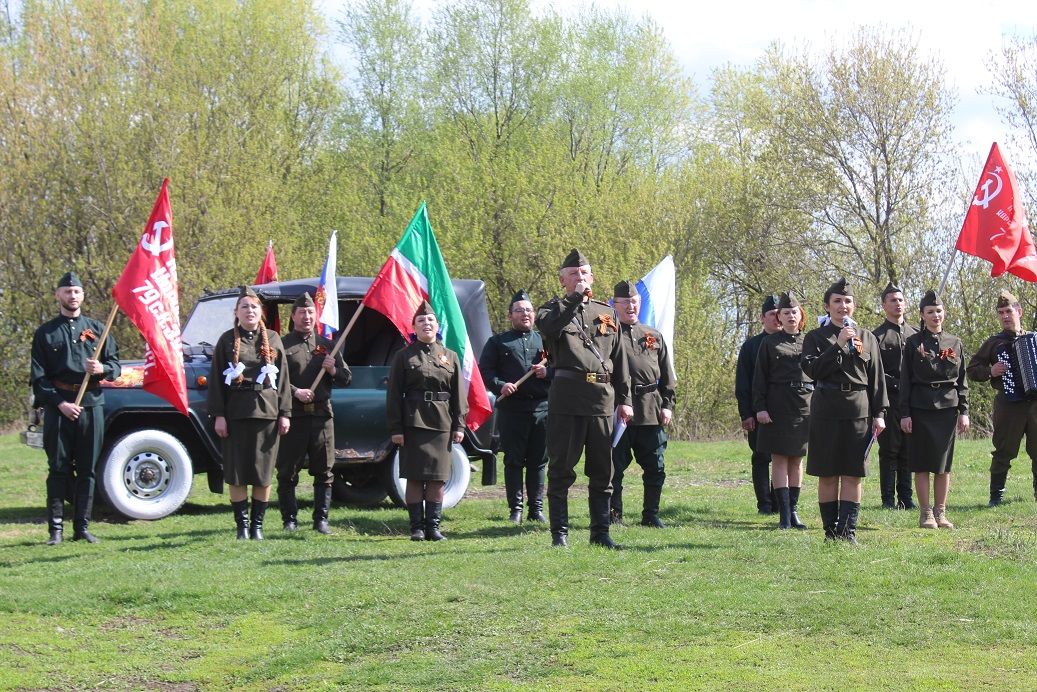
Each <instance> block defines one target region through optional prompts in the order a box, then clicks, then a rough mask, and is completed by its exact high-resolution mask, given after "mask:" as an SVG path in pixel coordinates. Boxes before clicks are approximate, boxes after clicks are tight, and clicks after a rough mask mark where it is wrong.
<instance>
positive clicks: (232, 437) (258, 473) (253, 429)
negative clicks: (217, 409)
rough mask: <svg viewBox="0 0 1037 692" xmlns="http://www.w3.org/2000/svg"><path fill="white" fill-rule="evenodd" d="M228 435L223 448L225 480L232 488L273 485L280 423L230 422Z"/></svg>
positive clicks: (264, 420)
mask: <svg viewBox="0 0 1037 692" xmlns="http://www.w3.org/2000/svg"><path fill="white" fill-rule="evenodd" d="M227 432H228V433H229V435H228V436H227V437H225V438H223V444H222V447H223V480H225V481H226V482H227V483H228V484H229V485H259V486H266V485H270V484H271V482H272V481H273V477H274V466H275V465H276V464H277V449H278V443H279V441H280V439H281V438H280V436H279V435H278V434H277V419H276V418H274V419H266V418H233V419H228V420H227Z"/></svg>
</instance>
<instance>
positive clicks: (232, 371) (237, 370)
mask: <svg viewBox="0 0 1037 692" xmlns="http://www.w3.org/2000/svg"><path fill="white" fill-rule="evenodd" d="M243 372H245V364H244V363H238V364H237V365H231V364H230V362H229V361H228V362H227V369H226V370H224V371H223V376H224V377H223V384H225V385H227V386H228V387H229V386H230V383H231V382H233V381H234V380H236V379H238V377H240V376H241V373H243Z"/></svg>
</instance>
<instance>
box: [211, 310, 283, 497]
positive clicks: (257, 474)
mask: <svg viewBox="0 0 1037 692" xmlns="http://www.w3.org/2000/svg"><path fill="white" fill-rule="evenodd" d="M239 333H240V334H241V340H240V345H239V348H238V362H240V363H241V364H243V365H244V366H245V369H244V371H242V373H241V376H242V378H243V379H242V381H241V382H239V383H234V382H233V381H232V382H231V384H227V383H226V376H225V375H224V374H223V371H224V370H225V369H226V368H228V367H233V366H234V330H233V329H229V330H227V331H226V332H224V333H223V335H222V336H220V338H219V340H218V341H217V342H216V346H215V347H214V348H213V356H212V368H211V370H210V372H209V400H208V403H209V415H210V416H212V417H213V418H216V417H218V416H223V417H225V418H226V419H227V432H228V436H227V437H226V438H224V439H223V441H222V448H223V476H224V478H225V479H226V481H227V483H229V484H231V485H258V486H268V485H270V484H271V481H272V479H273V470H274V466H275V464H276V462H277V449H278V442H279V439H280V438H279V436H278V434H277V419H278V418H279V417H283V418H290V417H291V415H292V402H291V398H290V394H289V391H290V388H289V384H288V361H287V359H286V358H285V353H284V346H283V345H282V344H281V337H280V336H278V334H277V332H274V331H270V330H267V340H268V342H269V345H270V348H272V349H273V350H274V356H273V363H272V364H273V365H274V367H276V368H277V373H276V374H275V385H276V386H271V383H270V378H269V377H264V378H263V381H262V382H260V383H258V384H257V380H258V379H259V377H260V376H261V369H262V368H263V366H265V365H266V361H265V360H263V359H261V358H260V356H259V348H260V346H261V341H262V339H261V336H260V334H259V333H258V332H249V331H246V330H244V329H239Z"/></svg>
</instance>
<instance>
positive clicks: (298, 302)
mask: <svg viewBox="0 0 1037 692" xmlns="http://www.w3.org/2000/svg"><path fill="white" fill-rule="evenodd" d="M315 307H317V305H316V304H315V303H314V302H313V296H311V295H310V292H309V291H303V293H302V295H301V296H299V297H298V298H296V299H295V302H294V303H292V311H293V312H294V311H295V308H315Z"/></svg>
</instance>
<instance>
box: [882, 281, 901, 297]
mask: <svg viewBox="0 0 1037 692" xmlns="http://www.w3.org/2000/svg"><path fill="white" fill-rule="evenodd" d="M903 292H904V289H902V288H900V287H899V286H894V285H893V282H892V281H890V282H889V283H887V284H886V287H885V288H884V289H882V300H886V296H888V295H889V294H890V293H903Z"/></svg>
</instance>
